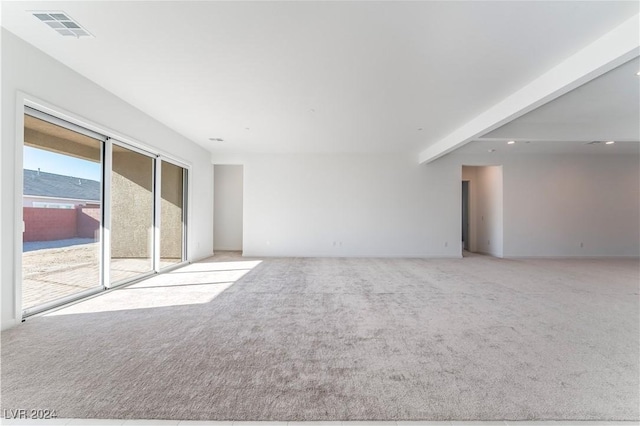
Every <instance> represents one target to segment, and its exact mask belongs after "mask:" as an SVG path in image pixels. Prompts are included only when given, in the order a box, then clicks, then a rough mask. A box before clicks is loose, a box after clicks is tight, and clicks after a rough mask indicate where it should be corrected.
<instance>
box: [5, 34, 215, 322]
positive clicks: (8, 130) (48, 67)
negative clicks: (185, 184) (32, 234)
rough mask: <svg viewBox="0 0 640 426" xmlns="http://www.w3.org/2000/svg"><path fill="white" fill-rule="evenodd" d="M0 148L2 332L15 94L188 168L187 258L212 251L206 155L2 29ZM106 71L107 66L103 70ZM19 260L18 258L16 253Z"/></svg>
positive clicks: (11, 315)
mask: <svg viewBox="0 0 640 426" xmlns="http://www.w3.org/2000/svg"><path fill="white" fill-rule="evenodd" d="M2 63H3V67H2V147H1V150H0V152H1V154H2V155H1V159H0V161H1V163H2V167H1V169H0V170H1V173H2V175H1V178H2V179H1V187H0V188H1V191H2V210H1V212H0V214H1V215H0V225H1V226H0V228H1V232H2V234H1V235H2V239H1V242H0V244H1V245H0V259H1V261H2V268H1V271H2V276H1V277H0V278H1V289H0V294H1V299H2V302H1V306H0V308H1V314H0V317H1V326H2V328H3V329H4V328H7V327H9V326H11V325H14V324H15V323H16V321H17V318H18V316H19V313H18V312H16V310H15V309H14V308H15V307H14V301H15V299H16V294H15V292H14V278H15V273H16V271H15V268H14V262H15V257H14V246H15V244H16V238H17V235H18V233H17V232H16V229H15V224H16V215H15V214H16V213H15V211H16V207H15V191H21V189H20V188H16V167H18V168H19V169H20V170H19V172H20V173H21V172H22V168H21V167H22V166H21V164H18V163H17V162H16V156H17V153H16V149H17V148H20V147H21V145H20V144H19V143H17V135H18V134H20V131H19V129H17V128H16V121H17V119H16V117H17V115H18V114H20V113H21V111H17V109H16V99H17V97H18V91H21V92H24V93H26V94H28V95H31V96H34V97H36V98H38V99H41V100H42V101H44V102H46V103H48V104H51V105H54V106H56V107H59V108H61V109H62V110H66V111H67V112H69V113H72V114H74V115H76V116H79V117H81V118H82V119H83V120H86V122H88V123H92V124H95V125H99V126H100V127H102V128H103V129H105V130H108V131H112V132H117V133H118V134H120V135H123V136H124V137H127V138H130V139H132V140H137V141H139V142H141V143H143V144H147V145H148V146H150V147H153V148H154V149H157V150H160V151H162V152H164V153H167V154H169V155H173V156H174V157H176V158H178V159H182V160H184V161H185V162H188V163H190V164H191V165H192V172H191V173H192V174H191V176H190V181H191V182H192V205H191V206H189V207H190V214H191V222H190V224H189V226H190V230H191V231H193V230H197V232H190V239H189V247H188V250H189V257H190V258H192V259H197V258H200V257H204V256H207V255H209V254H211V253H212V251H213V238H212V235H213V223H212V220H211V217H212V215H213V197H212V193H213V183H212V182H213V173H212V170H213V167H212V165H211V161H210V154H209V153H208V152H207V151H205V150H204V149H203V148H201V147H199V146H198V145H196V144H194V143H193V142H191V141H189V140H187V139H185V138H184V137H183V136H181V135H179V134H177V133H176V132H174V131H172V130H170V129H169V128H167V127H166V126H164V125H162V124H161V123H159V122H157V121H155V120H154V119H152V118H151V117H149V116H148V115H146V114H144V113H143V112H141V111H140V110H137V109H136V108H134V107H132V106H131V105H129V104H127V103H125V102H124V101H122V100H121V99H120V98H118V97H116V96H114V95H113V94H111V93H110V92H107V91H106V90H104V89H103V88H102V87H100V86H98V85H97V84H95V83H93V82H91V81H90V80H88V79H86V78H84V77H82V76H81V75H79V74H77V73H76V72H74V71H72V70H71V69H69V68H68V67H66V66H65V65H63V64H61V63H60V62H58V61H56V60H54V59H53V58H51V57H50V56H47V55H45V54H44V53H43V52H41V51H39V50H38V49H36V48H34V47H33V46H31V45H29V44H27V43H25V42H24V41H22V40H21V39H19V38H18V37H16V36H15V35H13V34H12V33H10V32H8V31H6V30H5V29H2ZM105 66H108V64H105ZM15 254H16V255H18V256H19V255H20V253H15Z"/></svg>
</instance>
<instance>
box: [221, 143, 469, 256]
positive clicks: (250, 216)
mask: <svg viewBox="0 0 640 426" xmlns="http://www.w3.org/2000/svg"><path fill="white" fill-rule="evenodd" d="M238 159H239V157H236V158H235V159H234V160H236V161H237V160H238ZM214 161H217V160H216V159H215V158H214ZM240 161H242V163H243V164H244V166H245V167H244V212H245V214H244V247H243V249H244V254H245V255H247V256H254V255H255V256H409V257H421V256H433V257H437V256H445V257H459V256H460V235H459V234H460V220H461V219H460V209H459V203H460V168H459V167H452V166H451V164H450V163H449V161H448V160H446V159H443V161H439V162H436V163H434V164H432V165H430V166H429V167H423V166H420V165H418V164H417V161H416V158H415V156H413V155H404V154H402V155H399V154H381V155H375V154H336V155H329V154H315V155H314V154H283V155H249V156H245V157H243V158H241V159H240ZM220 162H224V161H220Z"/></svg>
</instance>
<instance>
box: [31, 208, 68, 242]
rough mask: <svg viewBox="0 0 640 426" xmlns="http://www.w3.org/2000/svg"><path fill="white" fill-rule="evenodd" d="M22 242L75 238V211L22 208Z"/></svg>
mask: <svg viewBox="0 0 640 426" xmlns="http://www.w3.org/2000/svg"><path fill="white" fill-rule="evenodd" d="M23 214H24V216H23V217H24V224H25V232H24V233H23V234H22V240H23V241H52V240H64V239H66V238H75V237H76V234H77V232H76V210H75V209H41V208H35V207H23Z"/></svg>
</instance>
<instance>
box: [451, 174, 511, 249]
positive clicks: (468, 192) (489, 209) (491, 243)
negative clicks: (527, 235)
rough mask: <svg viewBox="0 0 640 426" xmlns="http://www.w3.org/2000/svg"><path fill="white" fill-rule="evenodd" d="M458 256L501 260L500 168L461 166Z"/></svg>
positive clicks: (501, 212) (501, 205) (501, 192)
mask: <svg viewBox="0 0 640 426" xmlns="http://www.w3.org/2000/svg"><path fill="white" fill-rule="evenodd" d="M461 194H462V197H461V213H462V214H461V218H462V220H461V228H462V229H461V235H462V254H463V256H464V254H465V252H467V253H481V254H487V255H490V256H495V257H503V255H504V244H503V240H504V238H503V195H502V194H503V189H502V166H462V191H461Z"/></svg>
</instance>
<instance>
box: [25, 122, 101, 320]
mask: <svg viewBox="0 0 640 426" xmlns="http://www.w3.org/2000/svg"><path fill="white" fill-rule="evenodd" d="M32 114H36V113H35V112H32ZM70 127H71V128H74V127H73V126H63V125H58V124H54V123H53V122H50V121H46V120H43V119H41V118H38V117H36V116H34V115H29V114H25V115H24V148H23V187H22V216H23V218H22V220H23V234H22V307H23V309H24V310H25V312H34V311H37V310H38V308H39V307H40V308H42V307H47V306H50V305H52V304H56V302H60V303H61V302H62V301H65V300H68V299H69V298H72V297H74V296H77V295H78V294H85V293H87V292H92V291H95V290H99V289H101V288H102V282H101V279H100V263H101V262H100V253H101V250H100V229H101V224H102V204H103V203H102V168H101V164H102V157H103V155H102V153H103V145H104V143H103V141H102V140H100V139H99V137H100V136H97V135H91V132H88V131H82V129H75V128H74V129H75V130H78V131H75V130H72V129H71V128H70ZM89 135H91V136H89Z"/></svg>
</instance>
